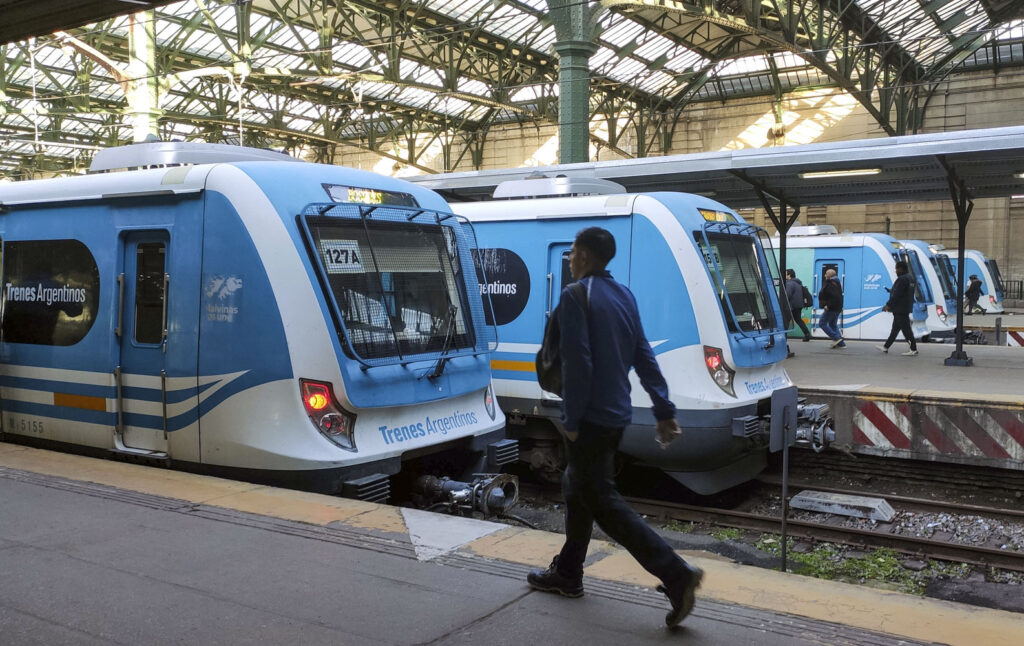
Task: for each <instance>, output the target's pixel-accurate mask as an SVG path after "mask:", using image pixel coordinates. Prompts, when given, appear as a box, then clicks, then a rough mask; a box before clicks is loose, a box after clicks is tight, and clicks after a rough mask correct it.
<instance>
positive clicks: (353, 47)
mask: <svg viewBox="0 0 1024 646" xmlns="http://www.w3.org/2000/svg"><path fill="white" fill-rule="evenodd" d="M333 58H334V61H335V62H336V63H339V64H341V65H350V66H352V67H365V66H366V65H368V64H369V63H370V62H371V61H372V60H373V54H372V53H371V52H370V50H369V48H367V47H364V46H363V45H359V44H357V43H350V42H342V43H337V44H336V45H335V46H334V52H333Z"/></svg>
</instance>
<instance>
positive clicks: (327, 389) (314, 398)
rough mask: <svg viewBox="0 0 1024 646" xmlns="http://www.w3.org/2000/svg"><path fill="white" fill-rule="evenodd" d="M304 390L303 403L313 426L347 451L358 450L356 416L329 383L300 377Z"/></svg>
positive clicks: (301, 386) (300, 384) (300, 383)
mask: <svg viewBox="0 0 1024 646" xmlns="http://www.w3.org/2000/svg"><path fill="white" fill-rule="evenodd" d="M299 386H300V388H301V390H302V404H303V406H305V407H306V414H307V415H309V420H310V421H311V422H313V426H315V427H316V428H317V430H318V431H320V432H321V433H323V435H324V437H326V438H327V439H329V440H330V441H332V442H334V443H335V444H337V445H338V446H340V447H341V448H343V449H345V450H346V451H356V450H358V449H356V438H355V424H356V416H355V415H353V414H352V413H350V412H348V411H346V410H345V409H344V408H342V407H341V405H339V404H338V400H337V399H335V397H334V390H333V389H332V388H331V385H330V384H329V383H324V382H322V381H313V380H310V379H299Z"/></svg>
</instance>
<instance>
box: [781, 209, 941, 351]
mask: <svg viewBox="0 0 1024 646" xmlns="http://www.w3.org/2000/svg"><path fill="white" fill-rule="evenodd" d="M898 260H903V261H905V262H906V263H907V264H908V266H909V268H910V271H911V272H912V273H913V274H914V278H915V280H916V281H917V289H916V291H915V294H914V311H913V312H912V313H911V316H910V324H911V327H912V329H913V332H914V336H915V337H916V338H922V337H924V336H926V335H927V334H928V326H927V324H926V321H927V318H928V303H929V302H930V297H929V296H927V292H926V290H927V284H926V283H925V281H924V279H923V277H922V273H923V270H922V269H921V263H920V261H919V260H918V258H917V256H916V254H915V255H912V254H909V253H907V250H906V249H904V247H903V244H902V243H900V242H899V241H897V240H896V239H895V238H893V237H892V236H888V235H886V234H884V233H853V234H850V233H844V234H842V235H839V234H837V233H836V229H835V227H833V226H831V225H821V226H810V227H792V228H791V229H790V233H789V235H788V236H786V264H787V265H789V267H790V268H792V269H793V270H794V271H795V272H796V275H797V276H798V277H806V276H811V277H813V278H812V280H811V284H810V285H808V289H809V290H810V291H811V293H812V294H813V296H814V313H813V317H812V322H813V324H814V326H813V329H812V333H813V334H814V335H815V336H817V337H821V338H825V336H826V335H825V333H824V332H822V331H821V329H820V327H818V321H819V320H820V319H821V315H822V313H823V312H824V310H822V309H821V306H820V303H819V302H818V292H819V291H821V287H822V285H823V284H824V280H825V272H826V271H827V270H829V269H834V270H835V271H836V276H837V277H838V278H839V281H840V283H842V285H843V313H842V315H841V316H840V318H839V329H840V331H841V332H842V333H843V337H844V338H846V339H885V338H886V337H888V336H889V331H890V329H892V315H890V314H888V313H886V312H883V311H882V307H884V306H885V303H886V302H887V301H888V300H889V290H890V289H891V288H892V285H893V282H894V281H895V280H896V262H897V261H898ZM804 281H805V283H806V282H807V280H806V278H804Z"/></svg>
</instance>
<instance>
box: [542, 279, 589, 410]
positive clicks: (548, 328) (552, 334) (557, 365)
mask: <svg viewBox="0 0 1024 646" xmlns="http://www.w3.org/2000/svg"><path fill="white" fill-rule="evenodd" d="M568 289H569V294H570V296H571V297H572V299H573V300H574V301H576V302H577V303H579V304H580V305H581V306H582V307H583V313H584V314H587V313H589V312H590V299H589V298H588V297H587V288H586V287H584V286H583V284H582V283H571V284H570V285H569V286H568ZM559 307H561V303H559ZM561 342H562V336H561V334H560V332H559V330H558V310H557V309H556V310H555V311H554V312H551V316H549V317H548V322H547V324H545V326H544V341H543V342H542V343H541V346H540V351H539V352H537V359H536V361H535V363H536V365H537V383H539V384H540V387H541V388H543V389H544V390H546V391H548V392H549V393H555V394H556V395H561V394H562V352H561Z"/></svg>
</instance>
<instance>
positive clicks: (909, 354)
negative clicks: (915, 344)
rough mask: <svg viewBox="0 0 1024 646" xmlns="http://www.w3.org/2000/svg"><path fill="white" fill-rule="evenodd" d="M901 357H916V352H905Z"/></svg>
mask: <svg viewBox="0 0 1024 646" xmlns="http://www.w3.org/2000/svg"><path fill="white" fill-rule="evenodd" d="M903 356H904V357H916V356H917V350H907V351H906V352H904V353H903Z"/></svg>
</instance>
